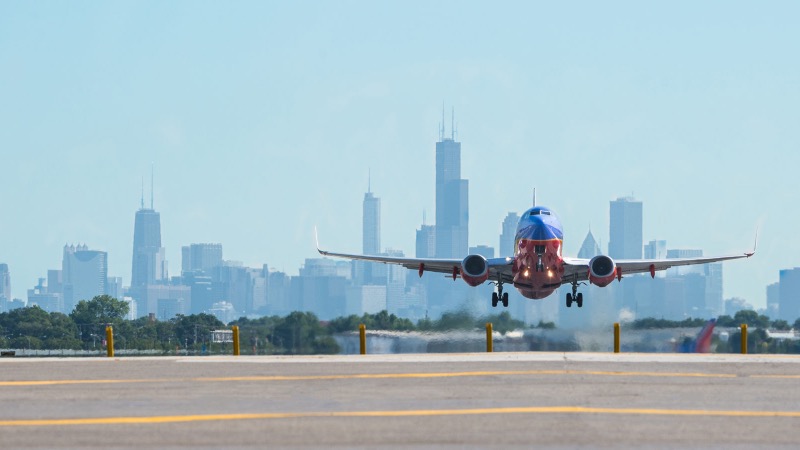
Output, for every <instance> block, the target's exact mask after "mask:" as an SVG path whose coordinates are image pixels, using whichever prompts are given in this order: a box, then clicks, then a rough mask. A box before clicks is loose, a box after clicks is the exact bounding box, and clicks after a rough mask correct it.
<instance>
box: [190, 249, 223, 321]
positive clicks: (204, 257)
mask: <svg viewBox="0 0 800 450" xmlns="http://www.w3.org/2000/svg"><path fill="white" fill-rule="evenodd" d="M221 265H222V244H191V245H187V246H183V247H181V273H186V272H198V271H199V272H202V273H204V274H206V275H210V274H211V271H212V269H214V268H216V267H219V266H221ZM209 306H211V305H209Z"/></svg>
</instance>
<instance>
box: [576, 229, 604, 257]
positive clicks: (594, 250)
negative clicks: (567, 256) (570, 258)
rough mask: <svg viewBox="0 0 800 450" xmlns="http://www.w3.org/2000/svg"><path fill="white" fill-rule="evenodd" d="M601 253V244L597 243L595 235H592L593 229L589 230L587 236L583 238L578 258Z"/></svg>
mask: <svg viewBox="0 0 800 450" xmlns="http://www.w3.org/2000/svg"><path fill="white" fill-rule="evenodd" d="M600 253H601V251H600V246H599V245H597V241H596V240H595V239H594V235H592V231H591V230H589V232H588V233H586V237H585V238H584V239H583V244H581V249H580V250H578V258H586V259H588V258H594V257H595V256H597V255H599V254H600Z"/></svg>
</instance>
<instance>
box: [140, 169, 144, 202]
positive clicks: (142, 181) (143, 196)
mask: <svg viewBox="0 0 800 450" xmlns="http://www.w3.org/2000/svg"><path fill="white" fill-rule="evenodd" d="M140 209H144V175H142V206H141V208H140Z"/></svg>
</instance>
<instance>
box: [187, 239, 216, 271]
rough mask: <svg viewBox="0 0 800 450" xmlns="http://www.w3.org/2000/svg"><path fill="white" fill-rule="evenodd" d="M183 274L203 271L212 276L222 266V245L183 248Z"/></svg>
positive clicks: (193, 245)
mask: <svg viewBox="0 0 800 450" xmlns="http://www.w3.org/2000/svg"><path fill="white" fill-rule="evenodd" d="M181 257H182V260H181V272H184V273H185V272H197V271H201V272H203V273H204V274H206V275H210V274H211V271H212V269H214V268H215V267H219V266H221V265H222V244H191V245H187V246H183V247H181Z"/></svg>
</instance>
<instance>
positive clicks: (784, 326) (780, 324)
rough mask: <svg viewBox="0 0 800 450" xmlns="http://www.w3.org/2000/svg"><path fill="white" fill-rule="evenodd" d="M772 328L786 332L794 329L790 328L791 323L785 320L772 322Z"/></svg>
mask: <svg viewBox="0 0 800 450" xmlns="http://www.w3.org/2000/svg"><path fill="white" fill-rule="evenodd" d="M772 328H773V329H775V330H781V331H786V330H789V329H791V328H792V327H791V326H789V322H787V321H785V320H773V321H772Z"/></svg>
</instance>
